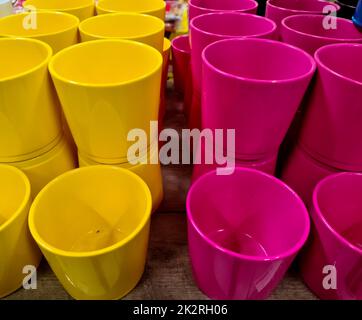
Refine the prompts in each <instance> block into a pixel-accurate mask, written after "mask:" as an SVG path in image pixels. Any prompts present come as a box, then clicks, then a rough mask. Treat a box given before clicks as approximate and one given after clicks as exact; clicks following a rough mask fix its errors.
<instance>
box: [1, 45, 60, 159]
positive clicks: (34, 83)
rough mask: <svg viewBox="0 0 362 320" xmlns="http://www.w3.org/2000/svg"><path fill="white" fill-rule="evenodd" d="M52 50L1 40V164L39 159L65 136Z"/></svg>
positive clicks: (47, 46) (40, 46) (42, 46)
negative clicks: (51, 67)
mask: <svg viewBox="0 0 362 320" xmlns="http://www.w3.org/2000/svg"><path fill="white" fill-rule="evenodd" d="M51 56H52V49H51V48H50V46H49V45H47V44H46V43H44V42H42V41H39V40H34V39H17V38H1V39H0V162H13V161H22V160H25V159H29V158H32V157H36V156H38V155H40V154H42V153H44V152H46V151H48V150H50V149H51V148H52V147H54V145H55V144H56V142H57V140H59V137H60V135H61V132H62V125H61V115H60V106H59V102H58V99H57V96H56V93H55V90H54V87H53V84H52V81H51V78H50V75H49V73H48V62H49V60H50V58H51Z"/></svg>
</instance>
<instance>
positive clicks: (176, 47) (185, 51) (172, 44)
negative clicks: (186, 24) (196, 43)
mask: <svg viewBox="0 0 362 320" xmlns="http://www.w3.org/2000/svg"><path fill="white" fill-rule="evenodd" d="M181 38H182V39H184V38H187V39H188V38H189V35H188V34H183V35H180V36H177V37H175V38H173V39H172V41H171V46H172V47H173V48H174V49H176V50H177V51H179V52H183V53H187V54H190V53H191V49H190V50H185V49H184V48H180V46H178V45H177V44H178V42H179V40H180V39H181Z"/></svg>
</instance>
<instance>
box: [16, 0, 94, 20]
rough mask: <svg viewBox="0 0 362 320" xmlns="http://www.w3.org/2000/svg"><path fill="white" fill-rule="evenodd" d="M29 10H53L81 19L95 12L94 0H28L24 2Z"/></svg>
mask: <svg viewBox="0 0 362 320" xmlns="http://www.w3.org/2000/svg"><path fill="white" fill-rule="evenodd" d="M23 6H24V8H25V9H27V10H34V9H35V10H37V11H39V10H51V11H59V12H66V13H70V14H72V15H74V16H76V17H78V19H79V20H80V21H82V20H84V19H87V18H90V17H92V16H94V14H95V8H94V0H27V1H25V2H24V4H23Z"/></svg>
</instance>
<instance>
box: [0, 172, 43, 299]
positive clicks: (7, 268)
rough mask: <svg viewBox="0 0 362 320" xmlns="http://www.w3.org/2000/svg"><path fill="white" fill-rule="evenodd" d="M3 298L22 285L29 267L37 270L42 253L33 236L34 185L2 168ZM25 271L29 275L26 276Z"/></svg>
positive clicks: (0, 265)
mask: <svg viewBox="0 0 362 320" xmlns="http://www.w3.org/2000/svg"><path fill="white" fill-rule="evenodd" d="M0 192H1V198H0V298H2V297H4V296H7V295H9V294H10V293H12V292H14V291H15V290H17V289H18V288H20V287H21V286H22V283H23V279H24V278H25V276H26V275H28V273H27V272H28V270H29V269H27V268H25V269H24V267H26V266H34V267H37V266H38V265H39V262H40V260H41V253H40V251H39V249H38V247H37V245H36V243H35V242H34V240H33V238H32V237H31V235H30V232H29V228H28V213H29V207H30V183H29V180H28V178H27V177H26V176H25V174H24V173H23V172H21V171H20V170H19V169H17V168H14V167H11V166H6V165H0ZM23 271H25V273H23Z"/></svg>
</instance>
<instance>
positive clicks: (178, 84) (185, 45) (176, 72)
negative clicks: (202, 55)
mask: <svg viewBox="0 0 362 320" xmlns="http://www.w3.org/2000/svg"><path fill="white" fill-rule="evenodd" d="M171 44H172V67H173V81H174V86H175V90H176V91H177V92H179V93H181V94H185V85H186V81H187V80H188V79H189V75H188V72H189V71H190V69H189V66H190V54H191V47H190V40H189V36H188V35H183V36H179V37H176V38H174V39H173V40H172V42H171Z"/></svg>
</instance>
